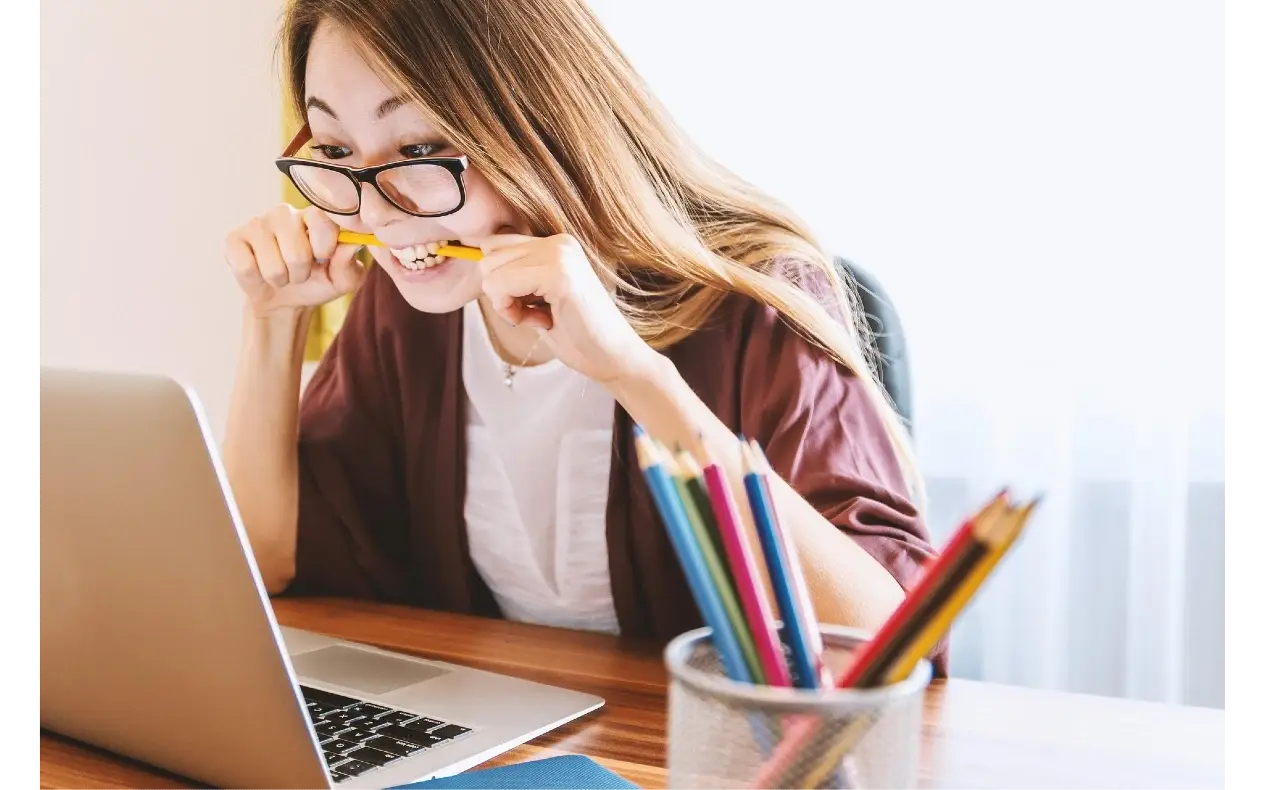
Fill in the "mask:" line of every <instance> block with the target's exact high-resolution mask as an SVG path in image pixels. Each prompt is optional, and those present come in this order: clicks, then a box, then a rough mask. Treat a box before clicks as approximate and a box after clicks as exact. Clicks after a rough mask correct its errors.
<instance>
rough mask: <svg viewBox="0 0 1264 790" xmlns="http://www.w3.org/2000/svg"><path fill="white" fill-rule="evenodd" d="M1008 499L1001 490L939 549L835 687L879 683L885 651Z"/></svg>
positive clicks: (888, 649)
mask: <svg viewBox="0 0 1264 790" xmlns="http://www.w3.org/2000/svg"><path fill="white" fill-rule="evenodd" d="M1008 499H1009V492H1008V491H1001V492H1000V493H999V494H997V495H996V496H995V497H993V498H992V501H990V502H988V503H987V504H986V505H984V506H983V508H982V509H981V510H979V512H977V513H975V514H974V515H973V516H971V517H970V518H969V519H967V520H966V521H965V523H964V524H962V525H961V526H960V527H959V528H958V529H957V531H956V532H955V533H954V534H953V536H952V538H951V539H950V540H949V541H948V544H947V545H946V546H944V549H943V551H942V552H940V555H939V558H938V559H936V560H935V561H934V563H933V564H932V565H931V566H930V567H929V568H928V569H927V570H926V572H925V573H924V574H923V575H922V577H921V578H920V579H918V581H917V582H916V583H915V584H914V585H913V588H912V589H911V590H909V592H908V595H907V596H906V597H905V598H904V600H903V601H902V602H901V603H900V605H899V607H898V608H897V609H896V610H895V612H894V613H892V615H891V616H890V617H889V618H887V621H886V622H885V623H883V625H882V627H881V628H880V629H879V630H878V633H876V634H874V637H873V639H871V640H869V641H868V642H865V643H864V644H862V645H861V646H860V647H859V648H858V649H857V650H856V652H855V654H854V655H853V656H852V660H851V663H850V664H849V665H848V667H847V670H846V671H845V672H844V673H843V675H842V677H840V678H839V679H838V682H837V684H836V685H835V688H849V687H853V686H857V685H869V684H873V683H877V682H879V680H878V678H877V677H876V673H875V672H874V669H875V666H876V664H877V663H879V659H880V658H881V657H882V655H883V654H885V653H889V652H891V650H892V649H893V648H896V647H897V645H895V644H894V643H895V642H896V641H897V640H899V638H900V637H901V635H902V634H904V633H905V632H906V631H907V630H908V629H907V626H908V624H909V623H910V622H912V621H913V620H914V618H916V617H917V616H918V615H919V613H921V612H922V611H924V610H925V609H926V606H927V604H929V603H930V602H931V601H932V600H933V598H934V597H935V594H936V592H937V591H939V590H940V589H942V588H943V585H944V581H945V580H946V579H947V578H948V577H949V576H950V575H951V572H952V569H953V568H955V567H957V566H959V565H960V563H961V561H962V560H963V559H965V558H966V555H967V554H968V553H969V552H968V550H969V548H970V547H971V546H973V545H974V544H975V540H974V529H975V526H976V525H977V524H978V523H980V522H982V521H983V520H984V519H989V518H991V517H992V516H993V515H994V514H995V513H997V512H999V511H1000V510H1001V509H1002V508H1004V507H1005V505H1006V503H1007V501H1008Z"/></svg>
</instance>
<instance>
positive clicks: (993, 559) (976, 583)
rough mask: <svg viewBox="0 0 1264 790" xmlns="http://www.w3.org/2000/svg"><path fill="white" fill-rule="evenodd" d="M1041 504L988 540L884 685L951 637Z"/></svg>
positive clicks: (865, 720) (843, 736)
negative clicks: (987, 547) (985, 552)
mask: <svg viewBox="0 0 1264 790" xmlns="http://www.w3.org/2000/svg"><path fill="white" fill-rule="evenodd" d="M1037 504H1038V501H1032V502H1029V503H1027V504H1026V505H1025V506H1023V507H1021V508H1017V509H1015V510H1014V512H1013V513H1012V514H1007V517H1003V518H1002V519H1001V521H1000V522H998V524H997V526H996V529H995V530H994V531H992V534H991V535H988V536H986V537H985V538H984V539H985V540H986V541H987V542H988V543H991V544H992V550H991V551H990V552H989V553H988V555H987V556H986V557H984V558H983V560H981V561H980V562H979V564H978V565H976V566H975V567H974V569H973V570H972V571H971V572H970V575H969V576H967V577H966V579H965V581H963V582H962V583H961V586H960V587H958V588H957V589H956V591H955V592H953V594H952V595H951V596H950V597H949V598H948V600H947V601H945V602H944V605H943V607H941V608H940V609H939V611H938V612H936V613H935V615H934V617H932V618H931V619H930V621H929V622H928V623H927V624H926V625H925V626H924V627H923V628H922V630H921V632H920V633H919V634H918V635H917V638H916V639H914V640H913V641H912V642H911V643H910V644H909V646H908V647H907V648H905V650H904V652H903V653H902V654H901V655H900V658H899V659H897V660H896V662H895V663H894V664H892V666H891V670H890V671H889V672H888V673H887V674H886V675H885V676H884V677H883V683H884V684H887V685H889V684H893V683H899V682H900V681H902V680H904V679H905V678H907V677H908V676H909V675H910V674H911V673H912V672H913V669H914V668H916V667H917V662H918V661H920V660H922V658H924V657H925V656H926V655H927V654H929V653H930V651H931V650H932V649H934V647H935V645H936V644H937V643H938V642H939V640H940V639H943V637H944V635H945V634H946V633H948V629H949V628H951V627H952V624H953V622H954V621H955V620H956V619H957V616H958V615H960V614H961V611H962V610H963V609H965V607H966V605H967V604H968V603H970V601H971V599H973V598H974V594H975V593H976V592H978V591H979V588H980V587H981V586H982V585H983V582H985V581H986V580H987V579H988V577H989V576H990V575H991V573H992V570H993V569H994V568H995V567H996V564H997V563H999V562H1000V561H1001V558H1003V557H1004V556H1005V555H1006V554H1007V553H1008V552H1009V549H1010V547H1011V546H1013V545H1014V541H1016V540H1018V536H1019V534H1020V533H1021V532H1022V531H1023V527H1024V526H1025V525H1026V523H1027V520H1028V519H1029V518H1030V517H1031V513H1032V511H1033V510H1034V509H1035V507H1036V505H1037ZM870 719H871V717H870V716H868V715H863V716H859V717H857V718H856V719H854V720H853V721H852V722H851V723H850V724H849V725H848V726H847V727H845V728H844V729H843V732H842V733H840V735H839V737H838V739H837V740H836V741H835V742H834V743H833V745H832V746H831V747H830V749H829V751H827V752H826V753H825V755H824V757H822V758H821V761H820V762H819V763H817V766H816V768H814V769H813V770H812V771H811V773H809V774H808V775H807V777H806V778H805V779H804V782H803V785H802V786H803V787H817V786H819V785H820V784H821V782H823V781H824V780H825V777H826V775H827V774H828V773H829V772H830V771H831V770H833V767H834V766H835V765H837V764H838V762H839V761H840V760H842V759H843V757H844V756H845V755H847V754H848V752H850V751H851V750H852V749H853V748H855V746H856V743H857V742H858V741H859V740H860V737H861V736H862V735H863V734H864V733H865V732H866V731H867V730H868V728H869V725H870V724H871V723H872V722H871V721H870Z"/></svg>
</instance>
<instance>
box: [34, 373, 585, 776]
mask: <svg viewBox="0 0 1264 790" xmlns="http://www.w3.org/2000/svg"><path fill="white" fill-rule="evenodd" d="M40 411H41V414H40V508H41V513H40V726H41V727H42V728H46V729H49V730H52V731H54V732H58V733H62V734H64V735H66V736H69V737H71V738H76V739H79V740H81V741H86V742H88V743H91V744H95V745H97V746H100V747H102V748H105V749H108V750H110V751H113V752H117V753H119V754H123V755H126V756H128V757H132V758H135V759H137V760H141V761H143V762H146V763H149V764H151V765H155V766H158V767H160V768H164V769H166V770H169V771H172V772H175V773H178V774H182V775H184V776H187V777H190V778H193V779H197V780H201V781H204V782H208V783H210V784H213V785H216V786H220V787H339V788H341V787H390V786H393V785H398V784H402V783H406V782H412V781H417V780H421V779H428V778H432V777H435V776H444V775H449V774H453V773H457V772H459V771H462V770H464V769H466V768H469V767H471V766H474V765H477V764H478V763H480V762H483V761H484V760H487V759H488V758H490V757H492V756H494V755H496V754H499V753H501V752H503V751H506V750H507V749H510V748H512V747H513V746H516V745H518V744H520V743H522V742H524V741H527V740H529V739H531V738H532V737H535V736H536V735H539V734H540V733H543V732H546V731H548V730H550V729H553V728H554V727H557V726H558V725H560V724H562V723H564V722H567V721H569V720H571V719H574V718H576V717H578V716H581V715H583V714H585V713H587V712H589V711H592V710H594V709H596V708H598V707H600V706H601V705H602V704H603V701H602V700H601V699H600V698H598V697H594V696H591V695H588V694H580V693H577V692H573V691H567V690H563V689H559V688H553V687H550V686H545V685H541V684H538V683H532V682H528V681H524V680H518V679H515V678H510V677H505V676H502V675H495V674H491V673H487V672H481V671H478V670H474V669H467V668H465V667H460V666H454V665H452V664H446V663H441V662H436V661H425V660H421V659H417V658H413V657H409V656H404V655H400V654H397V653H390V652H386V651H383V650H377V649H375V648H372V647H368V646H365V645H360V644H355V643H351V642H344V641H340V640H337V639H332V638H329V637H325V636H321V635H318V634H314V633H310V632H306V631H299V630H294V629H288V628H284V629H283V628H279V627H278V625H277V623H276V620H275V619H274V617H273V613H272V608H271V606H270V605H269V603H268V598H267V595H266V593H265V592H264V588H263V584H262V582H261V580H260V577H259V572H258V569H257V568H256V566H255V562H254V557H253V555H252V554H251V552H250V550H249V544H248V541H247V538H246V533H245V531H244V530H243V528H242V525H241V520H240V518H239V516H238V513H237V508H236V505H235V503H234V500H233V497H232V494H231V492H230V490H229V488H228V486H227V482H226V478H225V476H224V472H223V468H222V467H221V465H220V461H219V454H218V452H217V450H216V447H215V442H214V441H213V439H212V437H211V435H210V433H209V431H208V430H207V425H206V420H205V417H204V415H203V414H202V411H201V408H200V406H199V404H198V401H197V398H196V396H195V395H194V394H193V393H192V392H190V391H189V390H187V389H186V388H184V387H182V386H181V385H180V384H178V383H176V382H174V381H172V380H171V379H168V378H164V377H155V376H142V375H130V374H115V373H92V372H82V371H70V370H56V369H50V368H43V369H41V373H40ZM475 627H477V626H475Z"/></svg>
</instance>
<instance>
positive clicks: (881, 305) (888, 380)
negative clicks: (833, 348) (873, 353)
mask: <svg viewBox="0 0 1264 790" xmlns="http://www.w3.org/2000/svg"><path fill="white" fill-rule="evenodd" d="M834 265H835V266H837V267H838V269H839V271H840V273H850V274H851V277H852V279H853V280H854V281H855V282H856V286H857V288H856V290H857V292H858V294H859V296H860V304H861V307H862V308H863V309H864V311H865V320H866V321H867V322H868V324H869V330H870V332H872V333H873V339H874V345H876V346H877V350H878V378H879V380H880V381H881V382H882V386H883V387H884V388H885V389H886V391H887V394H888V395H890V396H891V402H892V403H894V404H895V410H896V411H897V412H899V414H900V417H902V418H903V419H904V424H905V425H906V426H907V427H908V429H909V434H910V435H911V434H912V432H913V380H912V375H911V373H910V372H909V360H908V346H907V344H906V343H905V340H904V327H903V326H901V324H900V316H899V314H898V313H896V311H895V305H894V303H892V301H891V298H890V297H889V296H887V293H886V291H884V290H883V289H882V285H881V284H879V283H878V280H877V278H876V277H874V276H873V275H872V274H870V273H869V272H867V271H865V270H864V269H862V268H860V267H859V266H857V265H856V264H854V263H852V262H851V261H848V260H844V259H843V258H835V259H834Z"/></svg>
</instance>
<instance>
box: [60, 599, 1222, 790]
mask: <svg viewBox="0 0 1264 790" xmlns="http://www.w3.org/2000/svg"><path fill="white" fill-rule="evenodd" d="M275 608H276V613H277V619H278V620H280V621H281V623H282V624H284V625H289V626H294V627H297V628H305V629H308V630H312V631H319V632H322V633H326V634H331V635H334V636H338V637H342V638H345V639H350V640H354V641H359V642H365V643H369V644H373V645H377V646H379V647H383V648H386V649H390V650H398V651H400V652H404V653H412V654H414V655H418V656H424V657H426V658H433V659H439V660H443V661H450V662H452V663H456V664H464V665H466V666H472V667H477V668H479V669H486V670H490V671H492V672H499V673H503V674H506V675H516V676H518V677H522V678H528V679H531V680H538V681H542V682H545V683H551V684H554V685H558V686H565V687H567V688H573V689H577V690H581V691H587V692H590V693H593V694H598V695H600V696H602V697H604V698H605V699H606V705H605V707H604V708H602V709H601V710H600V711H598V712H596V713H594V714H590V715H588V716H586V717H584V718H582V719H580V720H578V721H575V722H572V723H571V724H569V725H567V726H565V727H562V728H561V729H558V730H555V731H553V732H551V733H548V734H546V735H544V736H542V737H540V738H537V739H536V740H535V741H532V742H531V743H529V744H526V745H524V746H521V747H518V748H517V749H514V750H513V751H511V752H508V753H507V754H505V755H502V756H501V757H499V758H497V759H496V760H493V761H492V763H490V764H494V765H498V764H504V763H511V762H517V761H521V760H526V759H530V758H535V757H545V756H550V755H557V754H585V755H588V756H590V757H593V758H595V759H597V760H598V761H600V762H601V763H603V764H604V765H605V766H606V767H608V768H610V769H612V770H614V771H616V772H617V773H619V774H622V775H623V776H624V777H626V778H628V779H629V780H631V781H633V782H635V783H637V784H638V785H640V786H642V787H645V788H658V787H663V786H664V785H665V784H666V779H667V775H666V770H665V767H664V765H665V761H666V748H665V740H664V738H665V731H666V724H667V721H666V709H665V701H666V693H667V689H666V671H665V670H664V668H663V665H662V661H661V658H660V652H659V651H658V650H657V649H654V648H651V647H649V646H646V645H638V644H629V643H628V642H626V641H621V640H618V639H616V638H613V637H608V636H602V635H598V634H586V633H576V632H571V631H557V630H553V629H546V628H540V627H537V626H529V625H523V624H520V623H510V622H504V621H495V620H482V619H477V618H471V617H463V616H459V615H450V614H440V613H435V612H427V611H422V610H416V609H408V608H403V607H394V606H382V605H375V604H364V603H354V602H348V601H329V600H323V601H318V600H280V601H277V602H276V603H275ZM922 738H923V740H922V743H923V748H922V766H921V773H920V778H921V783H922V785H923V786H926V787H997V788H1001V787H1004V788H1019V787H1222V786H1223V785H1224V756H1225V754H1224V712H1223V711H1219V710H1210V709H1205V708H1179V707H1168V706H1161V705H1154V704H1149V703H1141V702H1132V701H1126V700H1119V699H1112V698H1107V697H1091V696H1083V695H1075V694H1058V693H1052V692H1043V691H1033V690H1028V689H1021V688H1015V687H1008V686H998V685H992V684H986V683H975V682H971V681H965V680H949V681H948V682H942V683H941V682H936V683H933V684H932V685H931V688H930V689H929V690H928V692H927V697H926V715H925V724H924V726H923V730H922ZM40 785H41V786H42V787H59V788H60V787H66V788H69V787H195V786H196V785H195V784H192V783H190V782H189V781H188V780H186V779H182V778H180V777H176V776H172V775H170V774H165V773H163V772H160V771H156V770H154V769H152V768H149V767H148V766H144V765H141V764H138V763H135V762H132V761H129V760H124V759H121V758H118V757H115V756H113V755H110V754H108V753H105V752H101V751H99V750H97V749H94V748H91V747H86V746H83V745H80V744H77V743H73V742H71V741H68V740H66V739H64V738H62V737H60V736H57V735H53V734H51V733H47V732H42V731H41V733H40Z"/></svg>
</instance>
